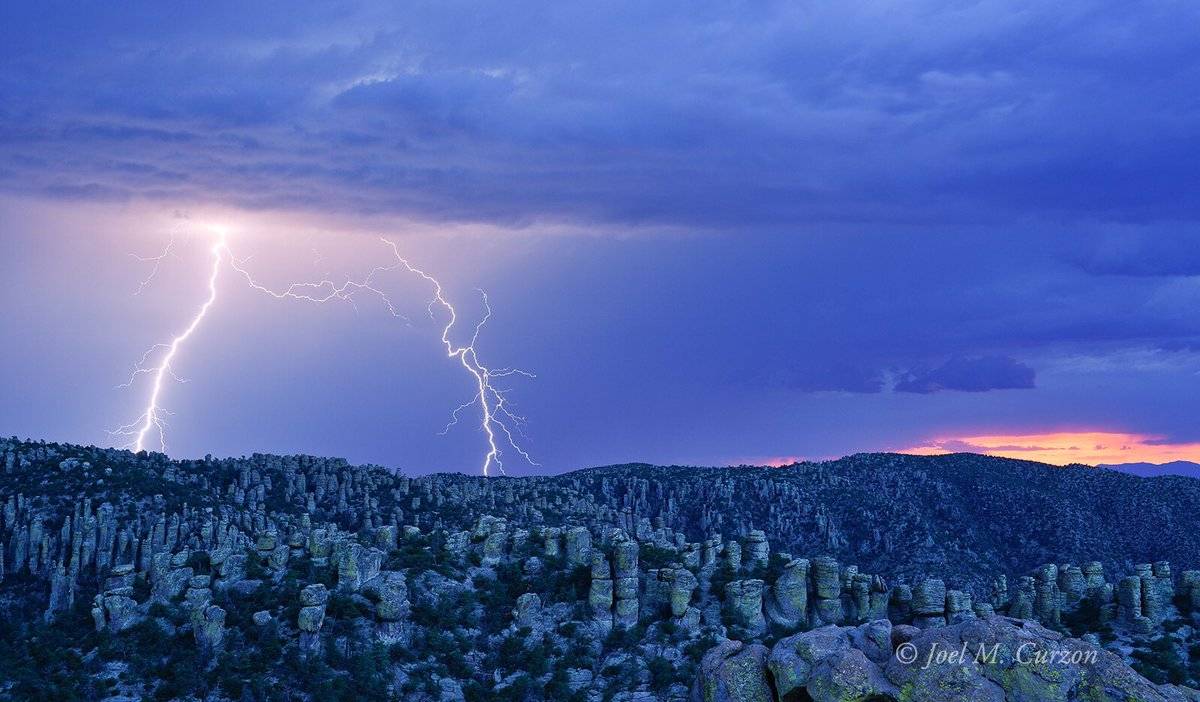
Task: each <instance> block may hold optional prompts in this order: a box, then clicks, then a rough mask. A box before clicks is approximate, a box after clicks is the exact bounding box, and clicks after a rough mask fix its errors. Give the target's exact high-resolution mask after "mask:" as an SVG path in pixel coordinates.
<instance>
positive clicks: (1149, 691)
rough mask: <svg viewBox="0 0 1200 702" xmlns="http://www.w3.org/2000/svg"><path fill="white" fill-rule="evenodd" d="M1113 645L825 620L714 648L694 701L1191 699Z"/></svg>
mask: <svg viewBox="0 0 1200 702" xmlns="http://www.w3.org/2000/svg"><path fill="white" fill-rule="evenodd" d="M1196 696H1197V693H1195V692H1194V691H1190V690H1186V689H1183V688H1178V687H1175V686H1170V685H1155V684H1154V683H1151V682H1150V681H1148V680H1146V679H1145V678H1143V677H1141V676H1139V675H1138V674H1137V673H1135V672H1134V671H1133V670H1132V669H1131V668H1130V667H1129V666H1128V665H1127V664H1126V663H1125V662H1123V661H1122V660H1121V659H1120V657H1118V656H1117V655H1115V654H1113V653H1111V652H1108V651H1104V650H1102V649H1100V648H1098V647H1096V646H1094V645H1092V644H1090V643H1087V642H1085V641H1081V640H1079V639H1071V638H1067V637H1064V636H1063V635H1062V634H1059V633H1057V632H1053V631H1051V630H1049V629H1046V628H1044V627H1042V626H1041V625H1039V624H1035V623H1032V622H1027V621H1020V620H1016V619H1010V618H1007V617H990V618H981V619H971V620H968V621H964V622H962V623H959V624H952V625H947V626H935V627H930V628H927V629H924V630H918V629H914V628H912V627H893V626H892V624H891V623H890V622H888V621H887V620H878V621H873V622H868V623H866V624H863V625H860V626H858V627H853V628H851V627H839V626H826V627H822V628H819V629H815V630H812V631H807V632H804V633H801V634H796V635H794V636H790V637H787V638H785V639H781V640H780V641H779V642H778V643H776V644H775V646H774V647H773V648H772V649H771V650H770V651H769V652H768V651H767V650H766V649H765V648H763V647H762V646H757V645H746V644H742V643H740V642H734V641H731V642H725V643H722V644H719V645H718V646H716V647H715V648H713V649H712V650H710V651H709V652H708V653H707V654H706V655H705V656H704V660H703V663H702V664H701V667H700V671H699V675H698V678H697V680H696V683H695V684H694V686H693V694H692V700H693V702H710V701H711V702H715V701H718V700H720V701H723V702H735V701H739V702H782V701H784V700H799V699H804V700H813V701H814V702H839V701H844V700H863V701H865V700H874V701H875V702H887V701H889V700H890V701H892V702H900V701H901V700H904V701H908V700H921V701H922V702H961V701H962V700H973V701H975V700H978V701H989V700H990V701H992V702H1003V701H1011V702H1016V701H1018V700H1020V701H1030V702H1032V701H1034V700H1037V701H1038V702H1075V701H1079V702H1084V701H1087V702H1101V701H1110V702H1125V701H1127V700H1139V701H1141V702H1187V701H1189V700H1195V699H1196Z"/></svg>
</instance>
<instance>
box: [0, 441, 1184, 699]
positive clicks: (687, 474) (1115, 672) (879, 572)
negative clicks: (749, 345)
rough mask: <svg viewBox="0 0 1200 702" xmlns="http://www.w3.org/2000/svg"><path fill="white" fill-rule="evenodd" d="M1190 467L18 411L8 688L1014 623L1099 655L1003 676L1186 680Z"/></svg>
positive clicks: (782, 651) (642, 669) (1003, 681)
mask: <svg viewBox="0 0 1200 702" xmlns="http://www.w3.org/2000/svg"><path fill="white" fill-rule="evenodd" d="M1198 498H1200V481H1195V480H1190V479H1186V478H1155V479H1139V478H1136V477H1132V476H1128V475H1122V474H1119V473H1114V472H1111V471H1098V470H1095V469H1089V468H1085V467H1071V468H1062V469H1060V468H1052V467H1049V466H1044V465H1039V464H1032V463H1025V462H1018V461H1009V460H1003V459H992V458H984V457H979V456H972V455H957V456H943V457H936V458H920V457H911V456H896V455H881V454H871V455H858V456H852V457H849V458H846V459H842V460H840V461H833V462H826V463H818V464H798V465H795V466H792V467H788V468H783V469H766V468H725V469H713V468H686V467H652V466H645V465H628V466H613V467H607V468H598V469H592V470H584V471H578V472H575V473H571V474H567V475H563V476H555V477H529V478H499V479H496V478H493V479H483V478H476V477H468V476H463V475H435V476H426V477H421V478H408V477H405V476H402V475H398V474H396V473H394V472H391V471H388V470H385V469H383V468H380V467H376V466H351V465H348V464H347V463H346V462H345V461H341V460H337V459H323V458H314V457H309V456H288V457H283V456H265V455H255V456H251V457H249V458H241V459H222V460H216V459H211V458H206V459H204V460H200V461H172V460H170V459H168V458H167V457H165V456H162V455H159V454H146V453H142V454H136V455H135V454H132V453H129V452H124V451H115V450H108V449H96V448H91V447H80V446H70V445H60V444H50V443H44V442H22V441H18V440H16V439H12V440H7V441H4V440H0V609H2V611H3V612H4V614H5V616H4V617H3V618H2V620H0V699H64V700H72V699H87V700H91V699H110V700H113V701H114V702H115V701H116V700H141V699H158V700H172V699H179V700H200V699H204V700H333V699H368V700H372V699H377V700H390V699H400V700H413V701H416V700H472V701H473V700H589V701H591V700H594V701H597V702H599V701H602V700H647V701H649V700H687V699H696V700H701V699H702V700H718V699H744V700H755V701H756V702H759V701H762V702H772V701H774V700H800V699H863V700H865V699H885V700H886V699H933V698H927V697H922V696H916V697H914V696H913V695H914V694H916V693H917V692H919V691H921V690H925V689H926V688H928V687H929V686H934V687H937V686H942V687H944V685H943V683H942V682H939V680H940V678H938V677H936V676H938V675H944V676H957V677H955V678H954V679H955V680H960V679H962V678H963V676H964V675H967V673H963V672H962V671H961V670H960V671H959V672H958V673H954V671H953V670H951V669H947V668H944V667H943V668H940V669H939V668H926V669H919V666H918V669H917V670H913V669H912V668H911V666H904V665H901V667H900V668H897V667H896V665H894V663H895V661H894V660H893V659H894V658H895V657H896V655H897V654H898V652H899V651H900V650H901V649H902V647H904V646H905V645H906V644H910V643H912V644H913V645H918V644H919V645H921V646H924V648H923V649H921V651H928V650H931V649H932V648H935V646H934V645H933V643H932V642H935V641H942V642H953V641H959V642H961V641H963V640H965V639H964V637H967V638H970V637H974V639H971V640H972V641H975V640H976V639H981V640H982V639H986V640H987V641H992V640H993V639H995V640H1005V641H1008V640H1015V639H1014V637H1017V638H1020V637H1021V636H1025V637H1029V636H1034V637H1035V638H1037V639H1038V641H1039V642H1041V645H1042V647H1043V648H1046V649H1051V648H1055V647H1057V648H1055V650H1058V649H1063V650H1068V649H1069V650H1072V651H1073V650H1082V649H1087V650H1095V651H1098V652H1100V653H1103V657H1102V658H1101V659H1098V660H1099V662H1097V661H1091V662H1089V663H1088V664H1087V665H1085V666H1083V667H1080V666H1079V665H1075V666H1074V667H1073V668H1071V670H1075V671H1076V673H1075V674H1072V675H1071V676H1069V677H1068V678H1062V677H1061V676H1060V675H1059V674H1058V673H1055V672H1054V671H1053V670H1052V671H1050V672H1046V670H1042V669H1039V668H1038V665H1039V664H1037V663H1024V662H1021V661H1020V660H1016V659H1015V658H1014V653H1013V652H1012V651H1009V652H1008V657H1007V658H1002V659H1000V660H999V662H996V661H991V662H987V663H988V664H987V665H978V664H977V665H976V666H975V668H972V669H971V671H968V672H969V673H970V675H975V676H976V677H978V678H979V680H978V681H977V682H978V684H979V686H980V689H986V690H988V694H989V695H991V696H990V697H987V699H1006V698H1007V699H1063V700H1068V699H1072V700H1073V699H1089V700H1093V699H1094V700H1102V699H1121V700H1125V699H1185V698H1187V697H1185V696H1187V695H1191V694H1192V693H1191V692H1189V691H1188V688H1187V687H1186V686H1195V685H1196V684H1197V683H1198V682H1200V638H1198V637H1197V636H1196V635H1195V633H1194V631H1193V626H1194V622H1193V619H1194V618H1195V617H1196V615H1193V611H1196V612H1200V571H1196V570H1187V569H1186V568H1188V567H1195V566H1197V565H1200V549H1198V543H1200V537H1198V534H1200V529H1197V526H1198V525H1197V521H1198V519H1197V516H1196V513H1195V507H1196V505H1200V499H1198ZM1170 562H1174V563H1176V564H1177V565H1179V566H1183V568H1184V569H1182V570H1180V569H1172V567H1171V565H1170ZM1000 614H1004V615H1007V617H1012V618H1014V619H1008V618H1005V617H1001V616H999V615H1000ZM1014 620H1015V621H1017V623H1016V624H1014V623H1013V621H1014ZM1020 622H1026V623H1027V624H1021V623H1020ZM1032 622H1040V623H1041V625H1042V627H1045V628H1042V627H1037V628H1036V629H1034V628H1032V627H1033V626H1034V625H1033V624H1032ZM966 624H970V627H967V628H966V629H963V628H962V627H963V626H964V625H966ZM955 627H959V628H958V629H956V628H955ZM1014 627H1018V628H1021V627H1025V628H1022V631H1025V632H1026V633H1024V634H1017V633H1013V632H1012V631H1011V630H1012V629H1013V628H1014ZM1029 632H1036V633H1035V634H1031V633H1029ZM843 640H844V641H845V642H849V643H847V644H846V645H845V646H843V645H842V644H841V643H839V642H842V641H843ZM831 641H832V642H834V643H833V644H829V642H831ZM871 642H874V643H871ZM827 644H829V645H827ZM830 646H832V648H830ZM854 651H857V653H854ZM775 659H779V660H784V659H786V660H788V661H791V662H790V663H788V665H789V666H791V667H787V666H784V667H779V666H774V667H773V666H772V664H771V661H772V660H775ZM781 665H782V664H781ZM989 666H990V667H989ZM1038 670H1041V672H1038ZM1056 670H1057V669H1056ZM1035 673H1036V674H1037V676H1040V677H1038V680H1040V681H1043V682H1045V681H1049V683H1047V685H1045V686H1043V687H1044V688H1045V689H1043V687H1038V688H1037V691H1036V692H1028V690H1027V689H1026V688H1027V687H1028V685H1032V684H1033V683H1032V682H1030V680H1029V679H1028V675H1030V674H1035ZM856 676H857V677H856ZM1055 676H1058V677H1057V678H1056V677H1055ZM731 681H732V682H731ZM746 681H750V683H747V684H748V685H749V686H748V687H747V686H746V685H742V683H743V682H746ZM755 681H757V682H755ZM855 681H858V682H855ZM734 683H736V684H734ZM751 683H752V684H751ZM760 683H761V684H760ZM860 683H861V684H860ZM1039 684H1040V683H1039ZM1180 686H1183V687H1180ZM1051 688H1053V689H1052V690H1051ZM930 689H932V688H930ZM1029 689H1032V688H1029ZM1022 690H1025V691H1024V692H1022ZM1047 690H1051V691H1050V692H1047ZM856 691H857V692H856ZM915 691H916V692H915ZM997 694H998V695H1000V696H999V697H997V696H996V695H997ZM1031 695H1033V696H1031ZM1155 695H1158V697H1155ZM947 699H950V698H947Z"/></svg>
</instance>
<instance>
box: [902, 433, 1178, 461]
mask: <svg viewBox="0 0 1200 702" xmlns="http://www.w3.org/2000/svg"><path fill="white" fill-rule="evenodd" d="M962 452H970V453H982V454H986V455H989V456H1001V457H1004V458H1019V459H1022V460H1028V461H1040V462H1042V463H1051V464H1054V465H1060V466H1061V465H1067V464H1069V463H1084V464H1087V465H1097V464H1113V463H1170V462H1171V461H1195V462H1200V443H1172V442H1170V441H1167V440H1166V437H1163V436H1158V435H1154V434H1137V433H1127V432H1109V431H1062V432H1050V433H1041V434H1034V433H1031V434H985V435H976V436H952V437H942V438H937V439H933V440H931V441H930V442H929V443H928V444H926V445H924V446H913V447H910V448H904V449H898V450H897V453H908V454H913V455H918V456H937V455H944V454H948V453H962Z"/></svg>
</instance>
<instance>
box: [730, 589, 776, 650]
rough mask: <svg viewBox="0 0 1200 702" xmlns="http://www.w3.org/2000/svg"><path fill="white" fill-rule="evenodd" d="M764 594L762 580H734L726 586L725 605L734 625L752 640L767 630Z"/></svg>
mask: <svg viewBox="0 0 1200 702" xmlns="http://www.w3.org/2000/svg"><path fill="white" fill-rule="evenodd" d="M762 594H763V581H761V580H734V581H732V582H730V583H727V584H726V585H725V605H726V607H728V608H729V612H730V615H731V617H732V619H733V623H734V624H735V625H736V626H738V627H740V628H741V629H742V630H743V631H744V632H745V634H746V636H748V637H751V638H753V637H755V636H760V635H761V634H763V633H764V632H765V631H766V630H767V620H766V618H765V617H764V616H763V602H762Z"/></svg>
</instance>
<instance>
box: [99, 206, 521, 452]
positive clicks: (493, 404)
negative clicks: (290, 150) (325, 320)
mask: <svg viewBox="0 0 1200 702" xmlns="http://www.w3.org/2000/svg"><path fill="white" fill-rule="evenodd" d="M213 231H214V232H215V233H216V235H217V237H218V238H217V241H216V242H215V243H214V244H213V246H212V248H211V253H212V272H211V274H210V275H209V279H208V292H209V295H208V298H207V299H206V300H205V302H204V304H203V305H201V307H200V309H199V310H198V311H197V312H196V314H195V316H193V317H192V320H191V322H190V323H189V324H188V326H187V327H186V328H185V329H184V331H183V332H182V333H180V334H179V335H177V336H175V337H174V338H173V339H172V340H171V342H170V343H165V344H163V343H160V344H155V345H154V346H152V347H150V349H148V350H147V351H146V352H145V353H144V354H143V355H142V358H141V360H140V361H139V362H138V364H137V365H136V366H135V367H134V370H133V373H132V374H131V375H130V378H129V381H128V382H126V383H124V384H123V385H122V387H129V386H131V385H132V384H133V383H134V382H135V380H136V379H137V378H138V377H139V376H141V375H152V376H153V378H154V380H153V385H152V386H151V390H150V395H149V398H148V400H147V404H146V408H145V410H144V411H143V413H142V415H141V416H140V417H138V419H137V420H135V421H134V422H131V423H130V424H127V425H125V426H122V427H119V428H117V429H115V430H113V431H112V432H111V433H112V434H113V435H117V436H126V437H130V438H131V439H132V440H131V441H130V443H129V444H128V446H129V447H131V448H133V449H134V450H135V451H142V450H144V449H145V447H146V440H147V437H148V436H149V435H150V434H151V433H152V432H154V433H156V434H157V436H158V445H159V448H160V450H162V451H165V450H166V421H165V417H166V416H168V415H169V414H170V412H168V411H167V410H165V409H164V408H163V407H162V406H161V404H160V402H159V400H160V397H161V395H162V390H163V381H164V380H165V379H166V378H168V377H170V378H173V379H175V380H177V381H181V382H182V380H181V379H180V378H179V377H178V376H177V375H176V374H175V371H174V368H173V365H174V362H175V358H176V356H177V355H178V353H179V350H180V348H181V347H182V346H183V344H184V343H185V342H186V341H187V340H188V339H189V338H190V337H191V336H192V335H193V334H194V333H195V332H196V330H197V329H198V328H199V327H200V324H201V322H202V321H203V320H204V318H205V316H206V315H207V314H208V312H209V310H210V309H211V308H212V307H213V305H214V304H216V301H217V278H218V276H219V274H220V271H221V268H222V267H223V266H222V264H224V263H228V265H229V266H230V268H231V269H232V270H233V271H235V272H236V273H238V274H239V275H240V276H241V278H242V279H243V280H244V281H245V283H246V284H247V285H248V286H249V287H250V288H251V289H253V290H256V291H258V292H261V293H264V294H266V295H269V296H270V297H273V298H275V299H277V300H295V301H302V302H311V303H317V304H325V303H330V302H347V303H349V304H351V305H352V306H354V307H355V309H356V310H357V309H358V308H357V303H356V302H355V298H356V297H357V296H358V295H364V294H365V295H370V296H372V297H375V298H377V299H378V300H379V301H380V302H381V303H382V304H383V306H384V308H385V309H386V310H387V312H388V313H389V314H390V315H391V316H392V317H395V318H397V319H400V320H402V321H404V322H405V323H408V322H409V320H408V318H407V317H405V316H404V315H403V314H401V313H400V312H399V311H398V309H397V307H396V305H395V304H394V303H393V302H392V300H391V298H390V297H389V296H388V294H387V292H386V291H385V290H384V289H383V288H382V287H380V285H379V284H378V283H377V278H378V277H379V276H380V275H382V274H384V273H388V272H392V271H398V270H401V269H403V270H404V271H406V272H408V273H410V274H413V275H416V276H418V277H420V278H421V279H422V280H424V281H425V282H427V283H429V284H430V285H431V286H432V288H433V298H432V299H431V300H430V301H429V303H428V305H427V307H426V309H427V311H428V312H429V316H430V319H435V320H436V317H437V315H436V314H435V312H434V309H435V307H436V308H440V309H441V310H442V312H443V314H444V316H445V318H446V322H445V324H444V325H443V327H442V332H441V341H442V344H443V345H444V346H445V349H446V355H447V357H448V358H450V359H452V360H457V361H458V363H459V364H460V365H461V366H462V367H463V369H465V370H466V371H467V372H468V373H469V374H470V377H471V378H472V380H473V385H474V386H475V395H474V397H473V398H472V399H470V400H468V401H467V402H465V403H463V404H461V405H459V406H458V407H456V408H455V409H454V411H453V412H452V413H451V416H450V421H449V423H447V424H446V427H445V428H444V429H443V430H442V431H441V432H440V434H442V435H445V434H447V433H448V432H449V431H450V429H451V428H453V427H454V426H455V425H457V424H458V421H459V418H460V416H461V415H462V413H463V412H464V411H465V410H467V409H469V408H471V407H473V406H475V405H476V404H478V405H479V408H480V422H479V427H480V429H481V431H482V432H483V434H484V437H485V438H486V440H487V447H488V450H487V452H486V453H485V455H484V458H483V465H482V471H483V474H484V475H485V476H487V475H490V474H491V470H492V469H493V468H495V469H496V470H499V471H500V473H501V474H504V473H505V471H504V460H503V458H504V454H505V451H506V450H507V448H511V449H512V450H513V451H514V452H515V453H516V454H517V455H519V456H520V457H521V458H522V459H524V460H525V461H526V462H528V463H529V464H530V465H534V466H536V465H539V464H538V463H537V462H536V461H534V460H533V458H532V457H531V456H530V454H529V453H528V452H527V451H526V450H525V449H524V448H522V446H521V445H520V443H519V442H518V441H517V437H516V436H515V435H514V432H515V433H516V434H520V435H522V436H524V432H523V427H524V426H525V424H526V418H525V417H523V416H521V415H519V414H516V413H515V412H514V411H513V410H512V409H511V408H510V407H511V405H510V403H509V401H508V397H507V394H506V393H507V389H506V388H502V387H499V386H497V385H496V384H495V383H494V382H493V381H494V380H495V379H497V378H505V377H510V376H514V375H520V376H524V377H527V378H535V377H536V376H535V375H534V374H533V373H530V372H528V371H524V370H521V369H519V368H496V369H493V368H489V367H488V366H485V365H483V363H481V362H480V360H479V354H478V351H477V350H476V345H477V344H478V341H479V335H480V333H481V332H482V330H483V327H484V325H486V324H487V322H488V320H490V319H491V316H492V308H491V304H490V303H489V302H488V297H487V293H485V292H483V291H482V290H480V291H479V294H480V296H481V298H482V300H483V307H484V314H483V316H482V317H481V318H480V320H479V321H478V322H477V323H476V324H475V327H474V330H473V332H472V334H471V340H470V343H467V344H465V345H459V344H456V343H455V342H454V341H453V340H452V334H453V331H454V327H455V325H456V324H457V323H458V312H457V310H456V309H455V308H454V305H452V304H451V303H450V301H449V300H447V299H446V296H445V294H444V291H443V288H442V284H441V282H440V281H439V280H438V279H437V278H435V277H433V276H432V275H430V274H429V273H427V272H425V271H424V270H422V269H420V268H417V267H415V266H413V265H412V264H411V263H410V262H409V261H408V259H406V258H405V257H404V256H402V255H401V254H400V249H399V247H398V246H396V244H395V243H394V242H392V241H390V240H388V239H386V238H381V241H382V242H383V243H384V244H386V245H387V246H388V247H389V248H390V250H391V252H392V254H393V256H394V262H393V263H391V264H389V265H386V266H376V267H375V268H373V269H372V270H371V271H370V272H368V274H367V275H366V276H365V277H363V278H362V279H360V280H347V281H346V282H344V283H340V284H339V283H335V282H334V281H333V280H330V279H328V278H326V279H323V280H318V281H314V282H302V283H292V284H290V285H288V286H287V287H286V288H283V289H279V290H277V289H272V288H270V287H268V286H266V285H263V284H261V283H259V282H258V281H257V280H256V279H255V278H254V276H253V275H252V274H251V273H250V271H249V270H248V268H247V265H246V264H247V263H248V259H238V258H237V257H235V256H234V255H233V253H232V252H231V251H230V249H229V245H228V241H227V234H226V232H225V230H224V229H219V228H213ZM173 246H174V237H172V239H171V242H170V243H168V244H167V247H166V248H165V249H164V250H163V252H162V253H161V254H160V255H158V256H151V257H136V258H138V259H139V260H141V261H146V262H150V261H153V262H154V269H153V270H152V271H151V273H150V275H149V276H148V277H147V278H146V279H145V280H143V281H142V284H141V285H140V286H139V288H138V293H137V294H141V292H142V291H143V290H144V289H145V288H146V287H147V286H148V285H149V284H150V282H151V281H152V280H153V279H154V277H155V275H157V273H158V268H159V266H160V265H161V263H162V261H163V260H164V259H165V258H166V257H167V256H169V255H171V253H172V248H173ZM160 351H162V352H164V353H162V355H161V357H159V358H158V359H157V362H156V363H155V364H150V362H149V359H150V358H151V356H153V355H154V354H155V352H160ZM502 446H504V447H507V448H502Z"/></svg>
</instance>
